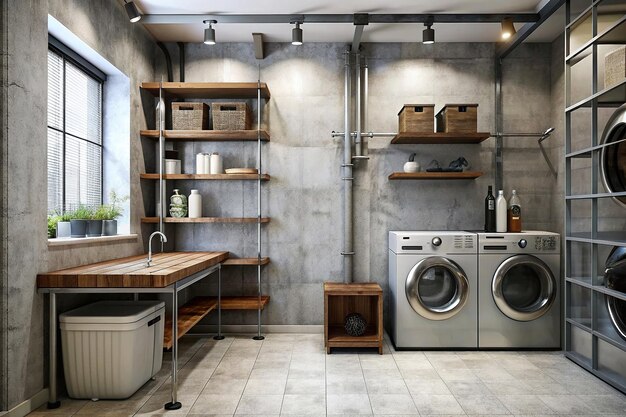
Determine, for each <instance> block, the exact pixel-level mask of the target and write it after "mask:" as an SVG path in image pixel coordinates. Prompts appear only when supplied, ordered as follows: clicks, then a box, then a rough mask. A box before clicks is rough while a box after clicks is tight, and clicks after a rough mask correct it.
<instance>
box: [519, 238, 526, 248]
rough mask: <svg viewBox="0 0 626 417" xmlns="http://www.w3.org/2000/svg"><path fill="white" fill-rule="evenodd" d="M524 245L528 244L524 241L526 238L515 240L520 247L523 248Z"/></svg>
mask: <svg viewBox="0 0 626 417" xmlns="http://www.w3.org/2000/svg"><path fill="white" fill-rule="evenodd" d="M526 245H528V242H527V241H526V239H520V241H519V242H517V246H519V247H520V248H522V249H524V248H525V247H526Z"/></svg>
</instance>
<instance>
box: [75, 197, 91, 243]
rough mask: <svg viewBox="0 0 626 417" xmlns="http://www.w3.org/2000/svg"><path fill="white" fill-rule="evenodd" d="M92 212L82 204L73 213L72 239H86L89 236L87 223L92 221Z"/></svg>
mask: <svg viewBox="0 0 626 417" xmlns="http://www.w3.org/2000/svg"><path fill="white" fill-rule="evenodd" d="M91 216H92V210H91V209H89V208H88V207H85V206H83V205H82V204H81V205H79V206H78V208H77V209H76V210H74V212H73V213H72V218H71V219H70V229H71V236H72V237H85V236H86V235H87V221H88V220H89V219H91Z"/></svg>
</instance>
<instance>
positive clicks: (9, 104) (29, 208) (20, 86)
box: [0, 0, 160, 409]
mask: <svg viewBox="0 0 626 417" xmlns="http://www.w3.org/2000/svg"><path fill="white" fill-rule="evenodd" d="M2 5H3V6H2V7H3V11H4V12H6V13H7V15H6V17H5V18H4V19H3V22H5V23H6V25H4V26H3V27H2V37H3V42H2V44H3V45H6V48H7V49H6V52H5V51H4V50H3V57H5V53H6V56H7V57H8V66H7V68H6V70H7V73H6V75H5V76H4V77H3V80H6V83H7V91H6V98H5V100H6V101H4V100H3V103H2V104H3V107H2V109H3V112H2V116H3V120H5V121H6V125H3V129H2V131H3V140H2V144H3V150H4V151H6V153H4V152H3V153H2V163H1V164H0V165H1V166H2V167H3V168H2V169H3V172H5V173H6V174H7V177H6V178H3V180H4V181H6V182H5V184H6V192H7V194H6V195H4V196H3V198H2V199H0V201H1V203H0V204H2V209H3V210H2V224H3V225H6V226H7V228H6V229H0V230H1V231H2V232H3V233H2V241H3V245H5V246H3V248H6V249H7V251H6V252H4V251H3V256H4V255H5V254H6V257H7V258H8V259H10V260H11V262H10V263H7V264H6V265H5V266H4V267H3V272H5V273H6V274H7V276H8V280H7V281H8V290H7V293H8V305H7V306H6V311H8V317H7V319H6V321H2V325H3V328H2V329H0V331H1V332H2V334H6V337H7V344H8V346H7V349H3V354H4V353H6V355H7V356H6V361H7V362H8V364H9V366H8V372H7V375H4V374H3V375H2V384H0V385H1V386H2V388H1V389H0V390H6V396H4V395H3V396H2V397H0V401H2V403H0V405H1V406H2V407H3V408H2V409H6V408H11V407H13V406H15V405H16V404H18V403H20V402H21V401H23V400H25V399H27V398H30V397H32V396H33V395H34V394H36V393H37V392H38V391H39V390H41V389H43V387H44V386H46V385H47V378H46V373H45V371H46V365H45V358H46V357H47V354H46V353H45V350H44V348H45V347H46V342H45V340H46V339H45V338H44V330H45V327H46V326H44V323H45V322H44V317H45V314H44V297H43V296H41V295H39V294H37V293H36V284H35V279H36V275H37V273H38V272H44V271H48V270H53V269H59V268H65V267H71V266H75V265H80V264H85V263H88V262H97V261H101V260H106V259H112V258H117V257H122V256H127V255H131V254H136V253H139V252H141V251H142V250H143V241H142V239H141V238H140V239H138V240H136V241H131V242H126V243H114V244H99V245H90V246H85V247H72V249H68V248H55V249H52V248H50V250H49V249H48V245H47V238H46V232H45V231H46V211H47V207H46V169H45V167H46V155H47V147H46V143H47V138H46V120H47V116H46V101H47V88H46V85H47V84H46V83H47V17H48V14H51V15H52V16H54V17H55V18H56V19H57V20H59V21H60V22H61V23H62V24H64V25H65V26H66V27H68V28H69V29H70V30H71V31H72V32H73V33H74V34H75V35H77V36H78V37H80V38H81V39H82V40H83V41H84V42H86V43H87V44H88V45H89V46H90V47H92V48H93V49H95V50H96V51H98V52H99V53H100V54H101V55H102V56H103V57H105V58H106V59H107V60H108V61H109V62H111V63H112V64H113V65H115V66H116V67H117V68H119V69H120V70H121V71H122V72H124V73H125V74H126V75H127V76H128V77H130V79H131V86H132V88H131V100H130V103H131V106H130V109H129V111H130V114H131V117H130V124H131V126H130V129H131V131H132V132H137V131H138V130H139V129H140V128H142V127H143V126H145V119H144V112H143V108H142V105H141V104H142V102H141V100H140V97H139V91H138V89H137V88H136V86H137V85H138V83H139V82H141V81H144V80H149V79H154V78H155V67H158V66H155V58H156V57H157V56H158V57H159V58H160V55H158V53H157V49H156V48H155V45H154V43H153V41H152V39H151V37H150V36H149V35H148V33H147V32H146V31H145V29H143V27H141V26H138V25H131V24H129V22H128V18H127V16H126V14H125V12H124V9H123V6H122V5H121V3H119V2H117V1H115V0H108V1H97V2H85V1H79V0H49V1H40V0H36V1H35V0H29V1H17V0H8V1H3V2H2ZM159 68H160V67H159ZM5 105H6V106H5ZM4 135H5V136H4ZM127 140H131V139H130V138H127ZM5 144H6V145H5ZM128 157H130V159H131V163H130V166H131V177H130V184H131V195H132V197H131V198H132V202H131V216H132V218H133V219H134V221H133V223H132V225H131V228H132V229H131V230H133V231H134V232H137V233H141V229H140V226H139V223H138V219H139V217H140V216H141V215H142V212H143V203H142V196H141V190H140V188H139V178H138V175H139V169H138V167H139V166H141V165H142V162H143V160H142V158H143V154H142V151H141V146H140V143H139V140H138V139H136V138H133V140H131V147H130V155H129V156H128ZM5 167H6V171H4V170H5ZM76 302H79V300H73V301H72V302H70V304H75V303H76ZM0 369H3V368H0Z"/></svg>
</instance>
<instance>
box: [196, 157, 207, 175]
mask: <svg viewBox="0 0 626 417" xmlns="http://www.w3.org/2000/svg"><path fill="white" fill-rule="evenodd" d="M206 173H207V172H206V171H205V167H204V154H203V153H202V152H200V153H197V154H196V174H206Z"/></svg>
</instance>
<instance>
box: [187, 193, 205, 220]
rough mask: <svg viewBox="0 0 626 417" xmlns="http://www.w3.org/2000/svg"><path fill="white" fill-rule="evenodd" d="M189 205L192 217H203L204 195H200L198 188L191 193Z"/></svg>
mask: <svg viewBox="0 0 626 417" xmlns="http://www.w3.org/2000/svg"><path fill="white" fill-rule="evenodd" d="M188 205H189V217H190V218H198V217H202V196H201V195H200V193H199V192H198V190H191V194H189V200H188Z"/></svg>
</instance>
